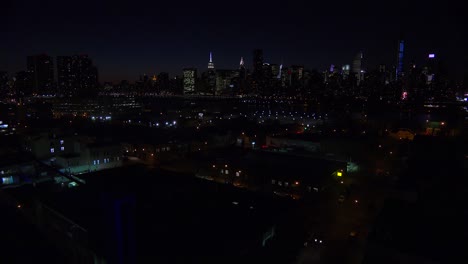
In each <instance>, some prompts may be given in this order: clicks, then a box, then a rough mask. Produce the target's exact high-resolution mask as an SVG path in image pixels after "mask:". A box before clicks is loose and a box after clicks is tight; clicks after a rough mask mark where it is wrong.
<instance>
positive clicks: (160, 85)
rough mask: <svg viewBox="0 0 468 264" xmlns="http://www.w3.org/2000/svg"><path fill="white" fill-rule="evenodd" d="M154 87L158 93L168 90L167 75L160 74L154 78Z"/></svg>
mask: <svg viewBox="0 0 468 264" xmlns="http://www.w3.org/2000/svg"><path fill="white" fill-rule="evenodd" d="M156 86H157V89H158V91H159V92H161V91H168V90H169V73H167V72H161V73H159V74H158V77H157V78H156Z"/></svg>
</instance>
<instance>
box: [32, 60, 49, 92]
mask: <svg viewBox="0 0 468 264" xmlns="http://www.w3.org/2000/svg"><path fill="white" fill-rule="evenodd" d="M27 70H28V72H29V73H30V75H31V81H32V88H33V91H32V92H33V93H34V94H45V93H51V92H53V83H54V63H53V61H52V57H50V56H49V55H47V54H40V55H34V56H28V57H27Z"/></svg>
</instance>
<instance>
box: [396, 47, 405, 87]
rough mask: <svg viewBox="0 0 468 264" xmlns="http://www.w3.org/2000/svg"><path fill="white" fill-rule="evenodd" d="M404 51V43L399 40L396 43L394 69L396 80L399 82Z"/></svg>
mask: <svg viewBox="0 0 468 264" xmlns="http://www.w3.org/2000/svg"><path fill="white" fill-rule="evenodd" d="M404 49H405V42H404V41H403V40H400V42H399V43H398V58H397V67H396V74H395V77H396V80H399V79H400V78H401V77H402V76H403V54H404Z"/></svg>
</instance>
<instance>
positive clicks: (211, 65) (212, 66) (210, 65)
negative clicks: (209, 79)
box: [208, 52, 214, 69]
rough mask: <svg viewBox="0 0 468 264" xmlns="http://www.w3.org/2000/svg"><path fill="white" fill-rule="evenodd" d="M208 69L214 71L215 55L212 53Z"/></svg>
mask: <svg viewBox="0 0 468 264" xmlns="http://www.w3.org/2000/svg"><path fill="white" fill-rule="evenodd" d="M208 69H214V63H213V55H212V54H211V52H210V61H209V62H208Z"/></svg>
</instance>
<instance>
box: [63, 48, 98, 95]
mask: <svg viewBox="0 0 468 264" xmlns="http://www.w3.org/2000/svg"><path fill="white" fill-rule="evenodd" d="M57 75H58V76H57V80H58V86H59V89H60V92H61V93H62V94H64V95H67V96H75V95H93V94H95V93H96V91H97V87H98V72H97V68H96V67H95V66H94V65H93V62H92V60H91V59H90V58H89V57H88V56H87V55H75V56H58V57H57Z"/></svg>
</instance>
